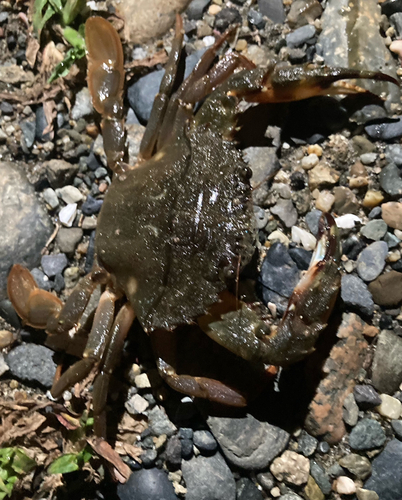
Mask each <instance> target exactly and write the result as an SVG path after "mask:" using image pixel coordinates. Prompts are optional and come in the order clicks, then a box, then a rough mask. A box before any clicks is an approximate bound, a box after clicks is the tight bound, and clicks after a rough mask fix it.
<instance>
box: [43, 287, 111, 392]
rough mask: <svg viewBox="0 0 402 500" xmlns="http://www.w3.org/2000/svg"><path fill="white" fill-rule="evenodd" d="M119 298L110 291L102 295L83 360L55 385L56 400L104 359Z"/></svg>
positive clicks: (67, 371)
mask: <svg viewBox="0 0 402 500" xmlns="http://www.w3.org/2000/svg"><path fill="white" fill-rule="evenodd" d="M118 298H119V297H118V296H117V295H116V294H114V293H113V292H111V291H109V290H106V291H105V292H103V293H102V295H101V297H100V299H99V304H98V307H97V309H96V313H95V317H94V321H93V324H92V329H91V332H90V333H89V336H88V342H87V345H86V347H85V350H84V353H83V359H81V360H80V361H77V362H76V363H74V364H73V365H72V366H70V368H68V369H67V370H66V371H65V372H64V373H63V375H62V376H61V377H60V378H59V379H58V380H57V381H56V382H55V383H54V384H53V387H52V389H51V394H52V396H53V397H54V398H59V397H60V396H61V395H62V394H63V392H64V391H65V390H66V389H68V388H69V387H71V386H73V385H74V384H75V383H77V382H79V381H80V380H83V379H84V378H85V377H86V376H87V375H88V374H89V372H90V371H91V370H92V368H93V367H94V366H95V364H96V363H97V362H99V361H100V360H101V359H102V356H103V353H104V351H105V349H106V347H107V345H108V342H109V338H110V336H109V332H110V329H111V327H112V323H113V318H114V308H115V302H116V300H117V299H118Z"/></svg>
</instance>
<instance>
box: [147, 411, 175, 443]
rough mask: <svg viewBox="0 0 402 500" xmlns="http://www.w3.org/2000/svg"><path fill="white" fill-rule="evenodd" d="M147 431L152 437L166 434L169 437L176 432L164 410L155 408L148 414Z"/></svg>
mask: <svg viewBox="0 0 402 500" xmlns="http://www.w3.org/2000/svg"><path fill="white" fill-rule="evenodd" d="M148 422H149V430H150V431H151V433H152V434H153V435H154V436H160V435H161V434H166V436H171V435H172V434H174V432H175V431H176V426H175V425H174V424H173V423H172V422H171V421H170V420H169V418H168V416H167V414H166V412H165V410H164V408H161V407H160V406H155V408H152V410H150V411H149V413H148Z"/></svg>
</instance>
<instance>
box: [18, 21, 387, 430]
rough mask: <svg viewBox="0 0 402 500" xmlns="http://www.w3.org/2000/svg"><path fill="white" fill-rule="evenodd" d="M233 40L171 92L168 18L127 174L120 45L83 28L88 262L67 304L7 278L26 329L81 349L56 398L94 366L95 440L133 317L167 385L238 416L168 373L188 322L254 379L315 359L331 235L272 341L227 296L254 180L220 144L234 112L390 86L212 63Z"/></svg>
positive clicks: (217, 397)
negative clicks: (97, 141) (96, 211)
mask: <svg viewBox="0 0 402 500" xmlns="http://www.w3.org/2000/svg"><path fill="white" fill-rule="evenodd" d="M232 31H233V30H229V31H227V32H226V33H225V34H223V35H222V36H221V37H220V38H218V39H217V41H216V42H215V44H214V45H213V46H212V47H210V48H209V49H208V50H207V51H206V52H205V53H204V55H203V56H202V58H201V60H200V61H199V63H198V64H197V66H196V67H195V69H194V70H193V71H192V73H191V74H190V76H189V77H188V78H187V79H186V80H185V81H184V82H183V83H181V85H179V86H178V89H177V90H176V91H174V88H175V86H176V87H177V85H176V73H177V70H178V65H179V60H180V56H181V50H182V44H183V29H182V20H181V17H180V16H178V17H177V21H176V34H175V38H174V40H173V44H172V49H171V53H170V58H169V61H168V63H167V66H166V72H165V75H164V77H163V79H162V83H161V86H160V91H159V93H158V95H157V96H156V98H155V102H154V106H153V109H152V113H151V117H150V119H149V122H148V125H147V128H146V130H145V133H144V137H143V139H142V143H141V147H140V153H139V158H138V162H137V164H136V165H134V166H130V165H128V164H127V163H126V162H125V161H124V145H125V132H124V122H123V100H122V94H123V86H124V69H123V50H122V45H121V42H120V38H119V36H118V34H117V32H116V31H115V29H114V28H113V27H112V25H111V24H110V23H109V22H107V21H106V20H105V19H103V18H100V17H92V18H90V19H88V21H87V22H86V44H87V51H88V86H89V90H90V93H91V95H92V99H93V104H94V107H95V109H96V110H97V111H98V112H99V113H100V115H101V117H102V119H101V129H102V133H103V140H104V147H105V152H106V156H107V159H108V165H109V167H110V169H111V170H112V171H113V183H112V184H111V186H110V188H109V190H108V192H107V194H106V196H105V199H104V204H103V207H102V210H101V212H100V216H99V221H98V226H97V233H96V262H95V265H94V267H93V269H92V271H91V272H90V273H89V274H88V275H87V276H86V277H84V278H83V279H82V280H81V282H80V283H79V284H78V285H77V287H76V289H75V290H74V291H73V292H72V294H71V295H70V296H69V298H68V300H67V302H66V303H65V304H64V305H63V304H62V302H61V301H60V300H59V299H58V298H57V297H56V296H54V295H53V294H51V293H49V292H46V291H44V290H41V289H39V288H38V286H37V284H36V282H35V280H34V278H33V277H32V275H31V274H30V272H29V271H28V270H27V269H26V268H24V267H22V266H21V265H18V264H16V265H14V267H13V268H12V270H11V272H10V275H9V278H8V294H9V297H10V300H11V302H12V304H13V306H14V308H15V309H16V311H17V313H18V314H19V316H20V317H21V318H22V320H23V322H24V323H25V324H27V325H30V326H32V327H34V328H41V329H45V330H46V332H47V333H48V334H49V342H50V343H51V342H52V339H55V342H56V343H58V344H59V345H61V346H64V347H65V348H66V349H67V350H69V351H70V352H74V349H75V346H76V345H77V343H79V344H80V345H82V343H83V342H84V343H86V345H85V347H84V349H83V354H82V359H80V360H79V361H77V362H76V363H75V364H73V365H72V366H71V367H70V368H68V369H67V370H66V371H65V372H64V373H63V374H62V375H61V377H60V378H59V379H58V380H56V381H55V383H54V385H53V387H52V390H51V393H52V395H53V397H55V398H59V397H60V396H61V395H62V394H63V392H64V391H65V390H66V389H68V388H69V387H71V386H72V385H73V384H75V383H76V382H78V381H80V380H82V379H84V378H85V377H86V376H87V375H88V374H89V373H90V372H91V370H93V369H95V368H96V370H97V372H98V374H97V376H96V378H95V380H94V386H93V408H94V410H93V411H94V416H95V424H94V430H95V433H96V435H97V436H99V437H101V438H103V439H106V416H105V415H106V410H105V408H106V398H107V389H108V385H109V380H110V377H111V374H112V372H113V369H114V367H115V366H116V364H117V363H118V360H119V355H120V352H121V350H122V347H123V343H124V341H125V338H126V335H127V333H128V331H129V329H130V327H131V325H132V323H133V321H134V319H135V318H138V321H139V323H140V324H141V326H142V328H143V329H144V330H145V331H146V332H147V333H148V334H149V335H150V336H151V338H153V339H154V346H155V351H156V358H157V367H158V370H159V373H160V374H161V376H162V378H163V379H164V380H165V381H166V382H167V383H168V384H169V385H170V386H171V387H173V388H174V389H175V390H177V391H179V392H182V393H185V394H188V395H191V396H194V397H203V398H208V399H210V400H213V401H216V402H219V403H224V404H228V405H234V406H244V405H245V404H247V400H246V397H245V395H244V394H243V393H242V392H241V391H239V390H236V388H233V387H231V386H230V385H228V384H225V383H223V382H221V381H219V380H217V379H214V378H209V377H203V376H195V375H189V374H181V373H179V372H178V371H177V370H176V369H175V363H174V361H172V359H173V360H174V354H172V353H173V351H174V349H173V347H172V345H169V339H171V338H172V337H171V335H170V334H171V333H172V332H174V331H176V329H177V328H178V327H180V326H182V325H195V324H196V323H198V327H199V328H201V330H202V331H203V332H205V333H206V334H207V335H208V336H209V337H211V338H212V339H213V340H214V341H216V342H217V343H219V344H221V345H222V346H223V347H225V348H226V349H228V350H229V351H231V352H232V353H233V354H234V355H235V356H237V357H240V358H243V359H244V360H246V361H247V362H250V363H252V364H254V365H255V366H258V367H261V369H262V370H265V369H266V368H267V366H269V365H275V366H287V365H289V364H291V363H294V362H296V361H298V360H300V359H301V358H303V357H305V356H306V355H307V354H309V353H310V352H311V351H312V350H313V349H314V344H315V342H316V340H317V338H318V335H319V334H320V332H321V331H322V330H323V329H324V328H325V327H326V325H327V322H328V318H329V315H330V313H331V310H332V308H333V305H334V302H335V299H336V296H337V292H338V289H339V284H340V271H339V260H340V251H339V238H338V235H337V230H336V225H335V223H334V219H333V218H332V216H331V215H330V214H324V215H323V216H322V218H321V221H320V232H319V236H318V245H317V249H316V251H315V253H314V256H313V259H312V263H311V265H310V268H309V270H308V271H307V273H306V274H305V276H304V277H303V278H302V280H301V282H300V283H299V284H298V285H297V287H296V289H295V291H294V293H293V295H292V297H291V298H290V301H289V306H288V309H287V311H286V313H285V314H284V316H283V318H282V320H281V323H280V325H279V327H278V328H277V329H276V330H270V329H269V327H268V326H267V323H266V322H265V321H263V318H262V317H261V314H260V313H259V307H255V305H254V304H248V303H244V302H241V301H240V300H239V299H238V298H237V297H236V296H235V295H233V294H230V293H229V292H227V290H228V289H232V290H233V289H234V288H235V284H236V281H237V278H238V275H239V273H240V272H241V270H242V269H243V268H244V266H245V265H246V264H248V263H249V262H250V260H251V258H252V256H253V254H254V252H255V249H256V233H255V229H254V216H253V207H252V192H251V187H250V182H249V179H250V175H251V174H250V171H249V169H248V167H247V165H246V164H245V163H244V161H243V159H242V156H241V154H240V153H239V152H238V151H237V149H236V147H235V144H234V142H233V141H232V140H231V139H232V138H233V134H234V132H235V129H236V123H237V115H238V106H239V103H240V102H242V101H247V102H256V103H261V102H263V103H265V102H289V101H293V100H299V99H305V98H308V97H311V96H316V95H323V94H348V93H356V92H363V90H362V89H360V88H359V87H356V86H353V85H350V84H347V83H341V82H340V80H343V79H350V78H372V79H376V80H385V81H390V82H393V83H396V82H395V80H394V79H393V78H392V77H390V76H388V75H385V74H383V73H373V72H366V71H358V70H350V69H342V68H329V67H323V66H321V67H314V66H311V65H307V66H297V67H283V66H281V65H280V64H278V63H277V62H275V61H273V62H271V63H270V64H269V66H268V68H267V69H261V68H256V67H255V66H254V64H253V63H252V62H251V61H249V60H248V59H247V58H245V57H244V56H242V55H240V54H238V53H236V52H233V51H231V52H226V53H225V54H224V55H223V56H222V57H221V59H220V60H218V62H217V63H216V64H214V60H215V59H216V56H217V52H218V50H219V49H220V48H221V47H222V46H223V45H224V43H225V42H226V41H227V40H228V38H229V37H230V35H231V33H232ZM199 103H200V104H199ZM197 104H199V106H198V107H196V105H197ZM99 285H101V286H102V289H103V292H102V295H101V297H100V300H99V304H98V306H97V309H96V312H95V315H94V318H93V323H92V328H91V331H90V333H89V335H88V337H87V338H86V337H85V336H84V335H83V334H82V332H83V330H84V328H83V324H82V319H81V318H82V317H83V313H84V311H85V309H86V307H87V304H88V301H89V299H90V297H91V295H92V294H93V292H94V290H95V288H97V287H98V286H99ZM121 303H122V305H121V307H120V308H119V309H118V308H117V304H121ZM117 309H118V311H117ZM76 350H77V351H79V350H80V349H76Z"/></svg>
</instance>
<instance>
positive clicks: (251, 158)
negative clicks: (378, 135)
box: [243, 147, 281, 206]
mask: <svg viewBox="0 0 402 500" xmlns="http://www.w3.org/2000/svg"><path fill="white" fill-rule="evenodd" d="M243 158H244V160H245V162H246V163H247V164H248V166H249V168H250V169H251V171H252V173H253V175H252V177H251V180H250V183H251V187H252V188H253V201H254V203H255V204H256V205H259V206H264V202H265V200H266V198H267V197H268V181H269V179H271V178H272V177H273V176H274V175H275V174H276V172H278V171H279V169H280V168H281V165H280V163H279V160H278V157H277V154H276V148H268V147H249V148H246V149H244V151H243Z"/></svg>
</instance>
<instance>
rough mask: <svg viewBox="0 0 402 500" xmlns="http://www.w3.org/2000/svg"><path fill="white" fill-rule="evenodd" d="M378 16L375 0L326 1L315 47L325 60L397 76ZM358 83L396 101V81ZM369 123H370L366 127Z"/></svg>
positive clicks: (397, 92)
mask: <svg viewBox="0 0 402 500" xmlns="http://www.w3.org/2000/svg"><path fill="white" fill-rule="evenodd" d="M380 20H381V12H380V7H379V6H378V3H377V0H352V1H350V0H331V2H327V5H326V8H325V11H324V13H323V15H322V17H321V23H322V32H321V34H320V36H319V39H318V44H317V51H318V52H319V53H321V55H322V56H323V57H324V60H325V64H327V65H328V66H338V67H344V68H345V67H346V68H359V69H365V70H371V71H382V72H384V73H387V74H390V75H392V76H394V77H396V65H395V62H394V60H393V57H392V55H391V53H390V51H389V50H388V48H387V47H386V45H385V43H384V39H383V37H382V36H381V35H380V30H379V29H378V26H379V25H380ZM360 84H361V86H362V87H363V88H365V89H367V90H370V91H371V92H373V93H375V94H377V95H380V94H381V93H383V92H384V94H385V95H387V96H388V102H399V96H400V90H399V88H398V87H397V86H396V85H392V84H391V83H386V82H375V81H373V80H367V81H364V82H363V81H362V80H360V81H359V85H360ZM387 125H389V124H387ZM369 127H372V125H369V126H368V127H366V130H367V129H368V128H369ZM401 133H402V129H401Z"/></svg>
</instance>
